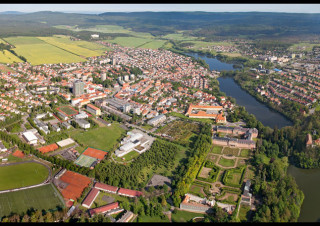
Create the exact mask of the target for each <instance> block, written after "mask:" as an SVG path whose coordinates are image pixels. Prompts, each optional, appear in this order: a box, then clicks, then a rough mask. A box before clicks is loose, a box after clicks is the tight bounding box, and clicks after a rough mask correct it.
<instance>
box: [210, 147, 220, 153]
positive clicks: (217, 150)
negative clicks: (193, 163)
mask: <svg viewBox="0 0 320 226" xmlns="http://www.w3.org/2000/svg"><path fill="white" fill-rule="evenodd" d="M221 151H222V147H221V146H214V147H213V148H212V151H211V152H212V153H214V154H221Z"/></svg>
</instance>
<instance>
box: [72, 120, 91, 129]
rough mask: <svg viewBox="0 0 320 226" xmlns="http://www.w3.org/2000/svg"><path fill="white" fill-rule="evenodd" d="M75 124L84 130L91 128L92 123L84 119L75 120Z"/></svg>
mask: <svg viewBox="0 0 320 226" xmlns="http://www.w3.org/2000/svg"><path fill="white" fill-rule="evenodd" d="M75 122H76V123H77V124H78V125H79V126H80V127H81V128H83V129H88V128H90V123H89V122H87V121H86V120H84V119H75Z"/></svg>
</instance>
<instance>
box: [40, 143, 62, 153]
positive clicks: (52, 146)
mask: <svg viewBox="0 0 320 226" xmlns="http://www.w3.org/2000/svg"><path fill="white" fill-rule="evenodd" d="M58 148H59V147H58V145H57V144H56V143H53V144H49V145H47V146H43V147H41V148H38V150H39V151H40V152H41V153H47V152H50V151H54V150H57V149H58Z"/></svg>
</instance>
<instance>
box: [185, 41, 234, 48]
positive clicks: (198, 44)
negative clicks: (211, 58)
mask: <svg viewBox="0 0 320 226" xmlns="http://www.w3.org/2000/svg"><path fill="white" fill-rule="evenodd" d="M187 42H188V43H189V42H190V43H193V46H192V48H196V49H198V48H206V47H208V46H209V47H212V46H232V44H231V43H230V42H204V41H187ZM182 43H184V42H182Z"/></svg>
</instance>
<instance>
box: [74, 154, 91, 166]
mask: <svg viewBox="0 0 320 226" xmlns="http://www.w3.org/2000/svg"><path fill="white" fill-rule="evenodd" d="M96 160H97V159H96V158H93V157H90V156H87V155H80V156H79V158H78V159H77V160H76V161H75V162H74V163H75V164H77V165H79V166H85V167H90V166H91V165H92V163H94V162H95V161H96Z"/></svg>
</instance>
